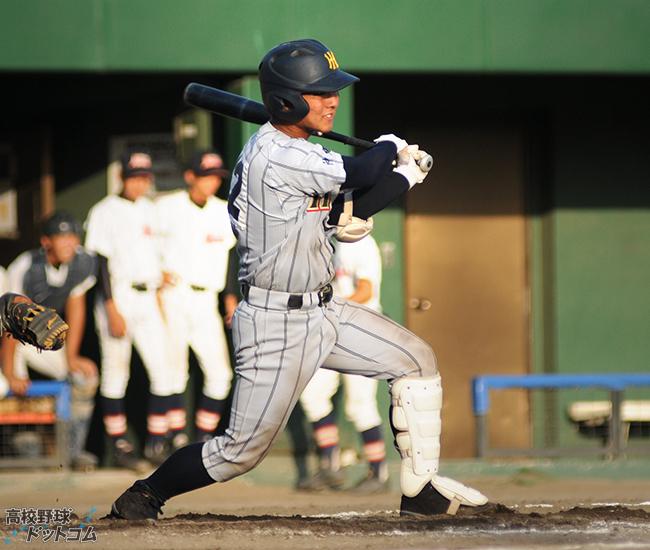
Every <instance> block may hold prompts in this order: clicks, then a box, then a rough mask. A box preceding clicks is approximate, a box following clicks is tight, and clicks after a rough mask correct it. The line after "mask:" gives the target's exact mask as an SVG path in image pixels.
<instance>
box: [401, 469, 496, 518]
mask: <svg viewBox="0 0 650 550" xmlns="http://www.w3.org/2000/svg"><path fill="white" fill-rule="evenodd" d="M443 493H444V494H443ZM487 501H488V499H487V497H486V496H485V495H483V494H482V493H480V492H479V491H477V490H476V489H472V488H471V487H467V486H466V485H463V484H462V483H460V482H458V481H455V480H453V479H450V478H448V477H442V476H437V475H436V476H434V477H433V479H432V480H431V482H430V483H427V484H426V485H425V486H424V488H423V489H422V490H421V491H420V492H419V493H418V494H417V495H416V496H414V497H407V496H406V495H402V503H401V505H400V511H399V515H400V516H438V515H442V514H449V515H455V514H456V512H457V511H458V509H459V508H460V507H461V506H464V507H470V508H477V507H480V506H483V505H485V504H486V503H487Z"/></svg>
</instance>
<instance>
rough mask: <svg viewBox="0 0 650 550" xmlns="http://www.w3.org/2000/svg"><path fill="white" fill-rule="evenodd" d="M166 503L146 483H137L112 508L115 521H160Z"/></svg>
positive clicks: (111, 514) (140, 481) (111, 515)
mask: <svg viewBox="0 0 650 550" xmlns="http://www.w3.org/2000/svg"><path fill="white" fill-rule="evenodd" d="M164 504H165V501H164V500H163V499H162V498H160V497H159V496H158V495H157V494H156V493H155V491H154V490H153V489H152V488H151V487H150V486H149V485H148V484H147V482H146V481H142V480H139V481H136V482H135V483H134V484H133V485H132V486H131V487H129V488H128V489H127V490H126V491H124V492H123V493H122V494H121V495H120V496H119V498H118V499H117V500H116V501H115V502H114V503H113V505H112V506H111V513H110V516H109V517H111V518H113V519H158V515H159V514H162V513H163V512H162V507H163V506H164Z"/></svg>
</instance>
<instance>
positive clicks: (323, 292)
mask: <svg viewBox="0 0 650 550" xmlns="http://www.w3.org/2000/svg"><path fill="white" fill-rule="evenodd" d="M249 291H250V285H249V284H247V283H242V285H241V293H242V296H244V300H248V293H249ZM316 292H317V293H318V305H319V306H322V305H323V304H327V303H329V302H330V301H331V300H332V297H333V296H334V290H333V289H332V285H330V284H327V285H325V286H324V287H323V288H321V289H319V290H317V291H316ZM302 299H303V297H302V294H289V297H288V298H287V308H288V309H300V308H301V307H302Z"/></svg>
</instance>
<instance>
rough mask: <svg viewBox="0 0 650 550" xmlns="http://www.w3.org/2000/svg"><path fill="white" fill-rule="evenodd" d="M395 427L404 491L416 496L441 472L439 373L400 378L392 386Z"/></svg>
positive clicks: (440, 389) (440, 387)
mask: <svg viewBox="0 0 650 550" xmlns="http://www.w3.org/2000/svg"><path fill="white" fill-rule="evenodd" d="M391 395H392V404H393V414H392V416H393V418H392V420H393V427H394V428H395V429H396V430H397V431H398V433H397V436H396V438H395V440H396V442H397V447H398V449H399V453H400V455H401V457H402V467H401V474H400V485H401V487H402V493H403V494H404V495H406V496H407V497H414V496H415V495H417V494H418V493H419V492H420V491H421V490H422V488H423V487H424V486H425V485H426V484H427V483H429V482H430V481H431V480H432V479H433V477H434V476H435V475H436V474H437V473H438V460H439V457H440V432H441V422H440V409H441V408H442V385H441V382H440V375H439V374H436V375H435V376H431V377H428V378H400V379H398V380H396V381H395V382H394V383H393V386H392V388H391Z"/></svg>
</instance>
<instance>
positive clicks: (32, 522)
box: [4, 506, 97, 544]
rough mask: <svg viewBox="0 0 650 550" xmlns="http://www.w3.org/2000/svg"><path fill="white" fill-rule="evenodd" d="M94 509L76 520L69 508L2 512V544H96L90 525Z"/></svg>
mask: <svg viewBox="0 0 650 550" xmlns="http://www.w3.org/2000/svg"><path fill="white" fill-rule="evenodd" d="M96 511H97V508H95V507H94V506H93V507H92V508H91V509H90V510H89V511H88V513H86V514H84V515H83V519H82V520H79V519H78V516H77V515H76V514H75V513H74V510H73V509H72V508H7V509H5V526H6V527H7V528H6V529H4V532H5V536H4V543H5V544H11V543H12V542H20V541H24V542H97V533H96V531H95V526H94V525H91V521H92V519H93V515H94V514H95V512H96Z"/></svg>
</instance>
